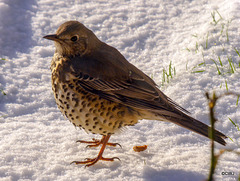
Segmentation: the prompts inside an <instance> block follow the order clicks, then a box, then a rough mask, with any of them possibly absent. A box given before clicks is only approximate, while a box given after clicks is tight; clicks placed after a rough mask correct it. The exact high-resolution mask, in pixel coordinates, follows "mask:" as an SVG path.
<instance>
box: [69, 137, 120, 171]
mask: <svg viewBox="0 0 240 181" xmlns="http://www.w3.org/2000/svg"><path fill="white" fill-rule="evenodd" d="M110 136H111V135H107V136H103V137H102V139H101V141H98V142H97V143H96V145H97V146H99V145H100V144H102V147H101V149H100V151H99V153H98V156H97V157H96V158H93V159H92V158H86V161H73V162H72V163H75V164H86V165H85V167H89V166H92V165H94V164H95V163H97V162H98V161H99V160H104V161H114V159H118V160H120V159H119V158H118V157H113V158H104V157H103V156H102V154H103V152H104V150H105V147H106V145H107V144H108V140H109V138H110ZM99 142H100V143H99ZM81 143H82V142H81ZM87 143H89V142H87ZM94 143H95V142H94ZM91 146H92V145H91Z"/></svg>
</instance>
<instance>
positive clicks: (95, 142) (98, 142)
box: [76, 138, 122, 148]
mask: <svg viewBox="0 0 240 181" xmlns="http://www.w3.org/2000/svg"><path fill="white" fill-rule="evenodd" d="M92 140H93V141H83V140H78V141H76V142H77V143H87V144H90V145H87V148H91V147H98V146H99V145H101V144H103V139H101V140H98V139H95V138H93V139H92ZM107 145H108V146H114V147H115V146H117V145H118V146H120V147H121V148H122V146H121V145H120V144H119V143H107Z"/></svg>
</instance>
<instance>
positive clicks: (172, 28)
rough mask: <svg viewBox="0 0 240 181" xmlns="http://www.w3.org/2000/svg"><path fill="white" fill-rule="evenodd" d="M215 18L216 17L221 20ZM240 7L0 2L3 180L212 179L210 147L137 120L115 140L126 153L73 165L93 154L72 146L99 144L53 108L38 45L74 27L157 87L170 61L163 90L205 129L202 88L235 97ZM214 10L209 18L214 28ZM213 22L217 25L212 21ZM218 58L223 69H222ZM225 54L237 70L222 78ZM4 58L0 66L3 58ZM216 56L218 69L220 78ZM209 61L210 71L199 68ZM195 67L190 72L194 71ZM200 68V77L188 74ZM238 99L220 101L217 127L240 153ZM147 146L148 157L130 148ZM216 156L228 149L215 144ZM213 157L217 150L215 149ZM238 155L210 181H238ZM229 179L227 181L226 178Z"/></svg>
mask: <svg viewBox="0 0 240 181" xmlns="http://www.w3.org/2000/svg"><path fill="white" fill-rule="evenodd" d="M217 12H219V13H220V15H221V17H222V19H221V20H220V21H218V20H219V19H220V18H221V17H220V16H219V14H218V13H217ZM239 12H240V2H239V0H231V1H228V0H225V1H224V0H214V1H211V0H209V1H207V0H202V1H192V0H174V1H171V0H168V1H165V0H158V1H157V0H151V1H150V0H149V1H144V0H133V1H128V0H125V1H121V2H120V1H116V0H113V1H106V0H101V1H95V2H93V1H89V0H85V1H84V0H68V1H64V0H38V1H37V0H35V1H33V0H21V1H20V0H0V13H1V14H0V34H1V38H0V90H1V91H2V90H3V91H4V92H5V93H6V95H4V94H3V92H0V137H1V139H0V153H1V154H0V180H13V181H15V180H74V181H75V180H133V181H134V180H151V181H155V180H170V181H175V180H191V181H192V180H196V181H198V180H203V179H205V178H206V177H207V175H208V170H209V158H210V142H209V140H208V139H206V138H204V137H202V136H199V135H197V134H195V133H192V132H190V131H188V130H186V129H184V128H181V127H179V126H177V125H174V124H171V123H165V122H158V121H151V120H142V121H140V123H139V124H137V125H135V126H133V127H129V128H128V129H126V130H125V131H124V132H123V133H121V134H117V135H113V136H112V137H111V141H112V142H118V143H120V144H121V145H122V149H121V148H119V147H116V148H107V149H106V150H105V152H104V156H105V157H112V156H117V157H119V158H120V159H121V162H120V161H114V162H102V161H101V162H98V163H97V164H96V165H94V166H92V167H90V168H86V169H85V168H84V166H82V165H74V164H72V165H70V164H69V163H70V162H72V161H74V160H83V159H84V158H86V157H94V156H96V155H97V153H98V150H99V148H97V149H96V148H89V149H87V148H85V146H86V145H84V144H79V143H76V142H75V141H76V140H78V139H82V140H90V139H91V138H92V137H95V138H100V136H95V135H91V134H86V133H85V132H84V131H82V130H79V129H75V128H74V126H73V125H72V124H70V123H69V121H67V120H66V119H65V118H64V117H63V116H62V115H61V113H60V111H59V110H58V109H57V106H56V104H55V101H54V98H53V93H52V90H51V83H50V77H51V72H50V69H49V67H50V61H51V57H52V55H53V53H54V50H55V48H54V45H53V43H52V42H50V41H47V40H45V39H43V38H42V37H43V36H44V35H47V34H51V33H54V32H55V31H56V30H57V28H58V26H59V25H60V24H62V23H63V22H65V21H68V20H78V21H80V22H82V23H83V24H85V25H86V26H87V27H88V28H90V29H91V30H93V31H94V32H95V34H96V35H97V36H98V37H99V38H100V39H101V40H102V41H104V42H107V43H108V44H110V45H112V46H114V47H116V48H117V49H118V50H119V51H120V52H121V53H122V54H123V55H124V56H125V57H126V58H127V59H128V60H129V61H130V62H131V63H133V64H134V65H136V66H137V67H138V68H140V69H141V70H143V71H144V72H145V73H146V74H148V75H149V76H151V77H152V78H153V79H154V80H155V81H156V83H157V84H158V85H159V86H160V85H161V84H162V76H163V73H162V71H163V68H165V69H168V66H169V64H170V61H171V62H172V66H173V67H175V70H176V75H175V76H173V78H172V79H171V80H170V83H165V84H164V86H161V90H162V91H163V92H164V93H165V94H166V95H168V96H169V97H171V98H172V99H173V100H175V101H176V102H178V103H179V104H180V105H181V106H183V107H184V108H186V109H187V110H189V111H190V112H191V113H192V115H193V117H195V118H197V119H199V120H201V121H202V122H204V123H207V124H209V119H208V108H207V100H206V98H205V95H204V93H205V92H206V91H210V92H212V91H213V90H215V91H216V92H217V93H220V92H225V91H226V83H225V81H226V82H227V85H228V89H229V91H236V92H238V93H239V92H240V91H239V90H240V81H239V77H240V74H239V72H240V68H239V66H238V64H239V62H240V57H239V56H238V55H237V53H236V51H235V49H234V48H236V50H240V43H239V42H240V36H239V34H240V13H239ZM211 13H215V17H216V25H214V24H215V23H214V21H213V18H212V16H211ZM217 21H218V22H217ZM218 57H220V58H221V60H222V63H223V67H221V66H220V63H219V61H218ZM228 57H229V58H232V61H233V63H234V65H235V68H236V70H235V73H233V74H230V73H228V72H229V70H230V68H229V63H228ZM1 58H2V59H1ZM211 59H214V60H215V61H216V62H217V65H218V66H219V69H220V71H221V72H222V74H221V75H218V72H217V69H216V66H215V64H214V62H213V61H212V60H211ZM204 60H205V63H206V66H204V65H200V66H198V67H197V68H194V67H195V66H197V65H198V64H200V63H202V62H203V61H204ZM193 68H194V69H193ZM196 70H205V71H204V72H201V73H192V72H193V71H196ZM236 102H237V98H236V97H233V96H228V97H226V98H223V99H220V100H219V102H218V103H217V107H216V113H217V117H218V119H219V120H220V121H219V122H218V123H217V129H219V130H220V131H222V132H223V133H225V134H226V135H228V136H229V137H230V138H231V139H232V140H233V141H231V140H230V139H227V143H228V144H227V147H226V148H230V149H234V150H235V151H240V149H239V142H240V132H239V131H238V130H237V128H236V127H234V125H233V124H232V123H231V122H230V121H229V120H228V117H229V118H231V119H232V120H233V121H234V122H236V123H237V124H238V125H239V124H240V120H239V117H240V111H239V105H238V106H236ZM145 144H146V145H148V149H147V150H146V151H144V152H140V153H136V152H134V151H133V149H132V148H133V146H135V145H145ZM216 146H217V148H218V149H221V148H224V147H223V146H221V145H219V144H216ZM217 151H218V150H217ZM239 170H240V158H239V156H237V155H236V154H234V153H225V154H224V155H223V156H222V157H221V158H220V161H219V164H218V165H217V169H216V174H215V178H216V180H237V177H238V174H239ZM225 171H226V172H234V175H233V176H223V175H222V172H225Z"/></svg>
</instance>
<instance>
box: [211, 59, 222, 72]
mask: <svg viewBox="0 0 240 181" xmlns="http://www.w3.org/2000/svg"><path fill="white" fill-rule="evenodd" d="M211 60H212V61H213V62H214V63H215V65H216V68H217V71H218V75H221V72H220V70H219V68H218V65H217V63H216V62H215V60H213V59H212V58H211Z"/></svg>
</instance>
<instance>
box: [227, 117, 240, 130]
mask: <svg viewBox="0 0 240 181" xmlns="http://www.w3.org/2000/svg"><path fill="white" fill-rule="evenodd" d="M228 119H229V120H230V121H231V122H232V124H233V125H234V126H235V127H236V128H237V130H238V131H240V129H239V126H238V125H237V124H236V123H235V122H234V121H233V120H232V119H231V118H229V117H228Z"/></svg>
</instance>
